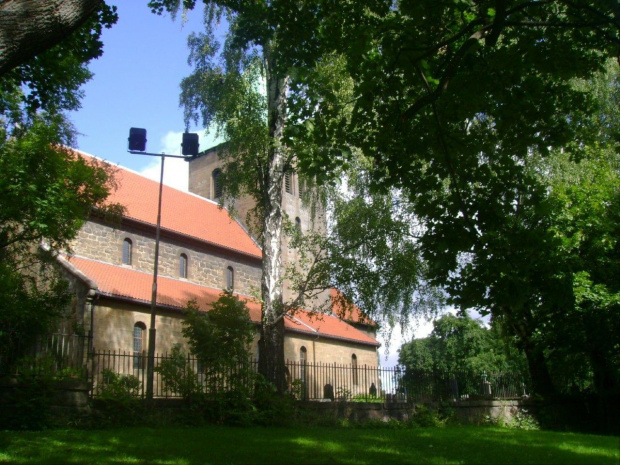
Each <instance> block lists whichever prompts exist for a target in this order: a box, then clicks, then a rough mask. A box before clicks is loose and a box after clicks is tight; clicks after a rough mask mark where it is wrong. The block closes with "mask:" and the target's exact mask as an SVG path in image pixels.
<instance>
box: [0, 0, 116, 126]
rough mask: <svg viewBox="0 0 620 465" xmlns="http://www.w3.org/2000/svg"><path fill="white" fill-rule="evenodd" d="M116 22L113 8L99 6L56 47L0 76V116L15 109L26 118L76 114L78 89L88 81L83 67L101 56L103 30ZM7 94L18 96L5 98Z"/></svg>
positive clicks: (89, 74)
mask: <svg viewBox="0 0 620 465" xmlns="http://www.w3.org/2000/svg"><path fill="white" fill-rule="evenodd" d="M117 19H118V16H117V14H116V7H115V6H109V5H107V4H106V3H105V2H100V4H99V8H98V10H97V11H96V12H95V13H94V14H93V15H92V16H91V17H90V18H88V19H87V20H86V21H85V23H84V24H82V25H81V26H80V27H79V28H78V29H77V30H76V31H75V32H73V33H72V34H70V35H69V36H68V37H66V38H65V39H64V40H63V41H61V42H60V43H59V44H58V45H56V46H54V47H52V48H50V49H48V50H46V51H43V52H42V53H39V54H38V55H37V56H35V57H34V58H33V59H31V60H29V61H27V62H26V63H24V64H22V65H20V66H18V67H16V68H14V69H12V70H10V71H9V72H8V73H6V74H4V75H2V76H0V114H4V113H5V112H14V111H21V109H19V110H18V107H19V106H23V109H24V110H25V113H27V114H28V115H29V116H30V117H32V116H34V115H35V113H36V112H37V111H38V110H44V111H48V112H51V113H58V112H60V111H64V110H77V109H78V108H79V107H80V99H81V97H82V93H81V91H80V90H79V88H80V86H81V85H82V84H84V83H85V82H86V81H88V80H89V79H90V78H91V77H92V73H91V72H90V71H89V70H88V68H87V64H88V62H89V61H90V60H92V59H95V58H98V57H100V56H101V54H102V53H103V43H102V42H101V40H100V38H101V33H102V32H103V28H110V27H112V25H113V24H114V23H116V21H117ZM21 89H23V90H24V92H23V93H22V92H21ZM10 94H13V96H15V95H16V94H19V96H18V97H17V98H8V97H7V96H9V95H10Z"/></svg>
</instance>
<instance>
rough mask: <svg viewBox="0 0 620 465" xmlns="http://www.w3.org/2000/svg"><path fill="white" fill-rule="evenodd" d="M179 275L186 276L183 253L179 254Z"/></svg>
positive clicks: (185, 258) (185, 257) (185, 256)
mask: <svg viewBox="0 0 620 465" xmlns="http://www.w3.org/2000/svg"><path fill="white" fill-rule="evenodd" d="M179 276H180V277H181V278H187V255H185V254H184V253H182V254H181V255H179Z"/></svg>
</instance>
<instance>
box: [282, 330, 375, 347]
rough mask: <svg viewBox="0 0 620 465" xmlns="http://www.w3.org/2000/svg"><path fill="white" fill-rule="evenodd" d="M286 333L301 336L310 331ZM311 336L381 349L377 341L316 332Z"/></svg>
mask: <svg viewBox="0 0 620 465" xmlns="http://www.w3.org/2000/svg"><path fill="white" fill-rule="evenodd" d="M285 331H289V332H292V333H300V334H308V333H309V331H304V330H303V329H294V328H286V329H285ZM311 334H316V335H317V337H319V338H325V339H334V340H337V341H345V342H351V343H354V344H362V345H366V346H372V347H380V346H381V343H379V342H377V341H375V342H369V341H361V340H359V339H352V338H348V337H342V336H333V335H331V334H324V333H322V332H320V331H316V332H314V333H311Z"/></svg>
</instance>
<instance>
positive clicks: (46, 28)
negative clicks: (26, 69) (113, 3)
mask: <svg viewBox="0 0 620 465" xmlns="http://www.w3.org/2000/svg"><path fill="white" fill-rule="evenodd" d="M102 2H103V0H45V1H41V0H4V1H0V76H2V75H3V74H4V73H6V72H7V71H10V70H11V69H13V68H15V67H16V66H19V65H21V64H23V63H25V62H26V61H28V60H30V59H32V58H33V57H35V56H36V55H38V54H39V53H41V52H44V51H45V50H48V49H50V48H52V47H53V46H54V45H56V44H58V43H59V42H60V41H62V40H63V39H64V38H65V37H67V36H68V35H69V34H71V33H72V32H73V31H75V30H76V29H77V28H78V27H79V26H81V25H82V24H83V23H84V21H86V19H87V18H88V17H89V16H90V15H91V14H93V12H95V11H96V10H97V7H98V6H99V5H100V4H101V3H102Z"/></svg>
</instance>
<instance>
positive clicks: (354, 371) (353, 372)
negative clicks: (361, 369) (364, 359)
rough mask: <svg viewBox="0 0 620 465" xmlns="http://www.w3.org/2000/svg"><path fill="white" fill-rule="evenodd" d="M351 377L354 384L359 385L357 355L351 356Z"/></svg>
mask: <svg viewBox="0 0 620 465" xmlns="http://www.w3.org/2000/svg"><path fill="white" fill-rule="evenodd" d="M351 376H352V378H353V384H355V385H357V384H358V376H357V355H355V354H353V355H351Z"/></svg>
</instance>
